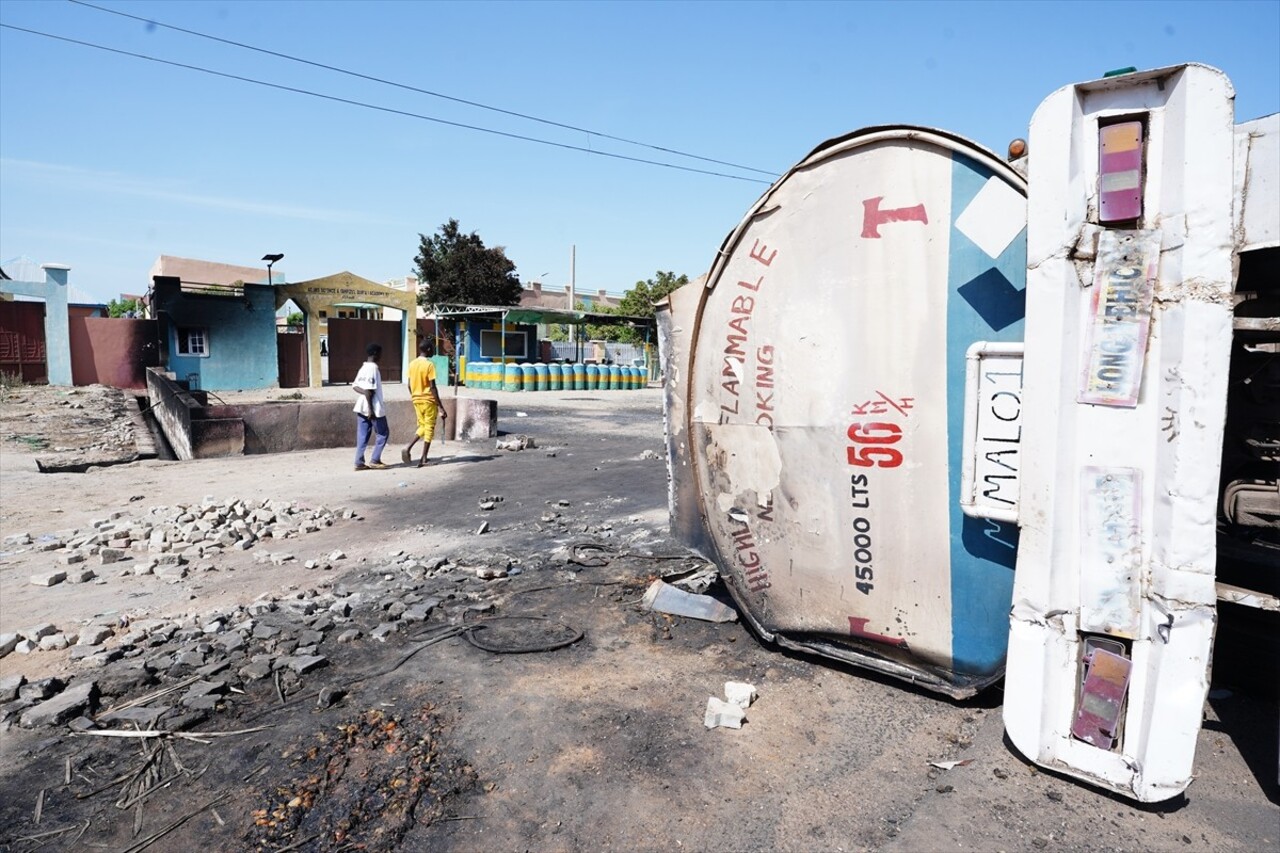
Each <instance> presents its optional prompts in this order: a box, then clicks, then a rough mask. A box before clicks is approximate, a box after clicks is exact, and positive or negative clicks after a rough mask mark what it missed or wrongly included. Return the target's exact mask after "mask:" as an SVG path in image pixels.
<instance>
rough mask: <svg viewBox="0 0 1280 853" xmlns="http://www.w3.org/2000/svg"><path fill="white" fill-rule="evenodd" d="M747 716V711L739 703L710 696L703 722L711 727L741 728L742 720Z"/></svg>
mask: <svg viewBox="0 0 1280 853" xmlns="http://www.w3.org/2000/svg"><path fill="white" fill-rule="evenodd" d="M746 718H747V712H746V711H745V710H743V709H742V708H739V707H738V706H737V705H734V704H732V703H730V702H726V701H724V700H723V699H717V698H716V697H714V696H708V697H707V710H706V713H705V714H703V716H702V724H703V725H704V726H706V727H707V728H709V729H715V728H726V729H740V728H742V721H743V720H745V719H746Z"/></svg>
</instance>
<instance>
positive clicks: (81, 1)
mask: <svg viewBox="0 0 1280 853" xmlns="http://www.w3.org/2000/svg"><path fill="white" fill-rule="evenodd" d="M68 2H70V3H74V4H76V5H77V6H84V7H85V8H87V9H94V10H97V11H99V12H106V13H107V14H109V15H119V16H120V17H122V18H129V19H131V20H134V21H140V22H142V23H144V24H150V25H151V26H155V27H164V28H165V29H167V30H173V31H175V32H179V33H186V34H187V35H190V36H196V37H197V38H202V39H208V40H210V41H216V42H220V43H222V44H229V45H232V46H234V47H239V48H243V49H244V50H252V51H255V52H257V53H262V54H266V55H267V56H274V57H277V58H279V59H287V60H289V61H290V62H300V63H302V64H303V65H310V66H312V67H314V68H323V69H325V70H326V71H333V72H335V73H338V74H346V75H347V76H349V77H357V78H359V79H361V80H369V81H371V82H374V83H382V84H383V85H386V86H394V87H396V88H397V89H404V90H406V91H409V92H417V93H418V94H421V95H430V96H431V97H433V98H442V99H444V100H446V101H453V102H454V103H457V104H466V105H467V106H469V107H477V108H478V109H482V110H489V111H491V112H495V113H502V114H503V115H509V116H514V117H515V118H522V119H525V120H527V121H536V122H538V123H539V124H545V125H550V126H551V127H559V128H563V129H565V130H573V131H577V132H578V133H586V134H589V135H591V136H598V137H600V138H602V139H611V140H613V141H614V142H624V143H626V144H627V145H638V146H640V147H641V148H649V149H652V150H654V151H661V152H663V153H664V154H675V155H676V156H679V157H688V158H690V159H692V160H701V161H703V162H704V163H715V164H716V165H719V166H729V167H731V168H734V169H742V170H743V171H746V172H757V173H759V174H761V175H769V176H771V177H777V174H778V173H777V172H771V171H768V170H767V169H756V168H754V167H752V166H742V165H739V164H737V163H730V162H728V161H725V160H716V159H714V158H712V157H702V156H700V155H697V154H689V153H687V152H684V151H679V150H677V149H675V148H667V147H664V146H662V145H653V144H651V143H648V142H638V141H636V140H634V139H627V138H625V137H622V136H614V135H612V134H608V133H602V132H600V131H598V130H591V129H589V128H585V127H577V126H575V125H572V124H564V123H563V122H558V121H552V120H551V119H545V118H540V117H538V116H534V115H528V114H526V113H520V112H516V111H514V110H507V109H503V108H502V107H495V106H491V105H489V104H483V103H480V102H479V101H469V100H467V99H466V98H458V97H455V96H453V95H446V94H444V93H442V92H433V91H431V90H430V89H420V88H418V87H417V86H410V85H408V84H407V83H397V82H396V81H394V80H385V79H383V78H381V77H374V76H372V75H370V74H362V73H360V72H358V71H351V70H349V69H346V68H339V67H338V66H336V65H326V64H325V63H323V62H315V61H314V60H310V59H303V58H302V57H300V56H292V55H290V54H287V53H280V52H279V51H275V50H268V49H267V48H263V47H256V46H254V45H251V44H245V43H244V42H238V41H235V40H233V39H226V38H221V37H219V36H215V35H211V34H209V33H202V32H199V31H198V30H188V29H185V28H183V27H179V26H175V25H174V24H166V23H162V22H160V21H157V20H154V19H152V18H143V17H140V16H138V15H130V14H129V13H128V12H121V11H119V10H116V9H108V8H106V7H105V6H95V5H94V4H93V3H86V2H85V0H68Z"/></svg>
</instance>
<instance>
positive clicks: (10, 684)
mask: <svg viewBox="0 0 1280 853" xmlns="http://www.w3.org/2000/svg"><path fill="white" fill-rule="evenodd" d="M10 636H12V635H10ZM26 683H27V677H26V676H25V675H6V676H5V677H4V678H0V702H12V701H13V700H14V699H17V698H18V689H19V688H21V687H22V685H24V684H26Z"/></svg>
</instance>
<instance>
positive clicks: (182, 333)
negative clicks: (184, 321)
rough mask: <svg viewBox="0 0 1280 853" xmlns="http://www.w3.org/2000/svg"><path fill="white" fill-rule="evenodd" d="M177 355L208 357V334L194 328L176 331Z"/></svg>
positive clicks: (203, 330)
mask: <svg viewBox="0 0 1280 853" xmlns="http://www.w3.org/2000/svg"><path fill="white" fill-rule="evenodd" d="M178 355H194V356H198V357H200V358H208V357H209V333H208V331H206V330H205V329H201V328H197V327H195V326H187V327H180V328H179V329H178Z"/></svg>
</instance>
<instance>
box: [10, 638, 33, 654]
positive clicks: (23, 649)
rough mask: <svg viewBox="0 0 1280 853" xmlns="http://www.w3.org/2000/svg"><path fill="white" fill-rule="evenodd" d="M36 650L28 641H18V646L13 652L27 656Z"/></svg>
mask: <svg viewBox="0 0 1280 853" xmlns="http://www.w3.org/2000/svg"><path fill="white" fill-rule="evenodd" d="M36 648H37V646H36V644H35V643H33V642H31V641H30V640H19V641H18V645H16V646H14V647H13V650H14V651H15V652H17V653H18V654H20V655H29V654H31V653H32V652H34V651H35V650H36Z"/></svg>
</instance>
